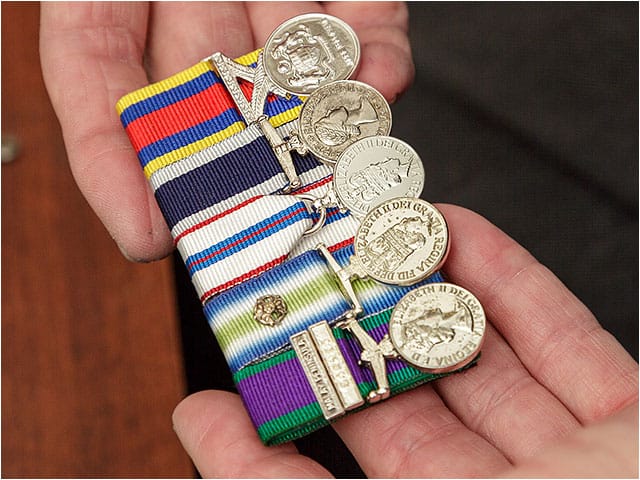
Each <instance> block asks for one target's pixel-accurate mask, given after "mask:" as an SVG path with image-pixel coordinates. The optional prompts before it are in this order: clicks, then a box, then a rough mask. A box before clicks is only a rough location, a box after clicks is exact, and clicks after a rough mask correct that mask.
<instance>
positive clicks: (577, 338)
mask: <svg viewBox="0 0 640 480" xmlns="http://www.w3.org/2000/svg"><path fill="white" fill-rule="evenodd" d="M441 208H442V211H443V213H444V214H445V216H446V218H447V220H448V222H449V223H450V224H451V232H450V235H451V252H450V255H449V259H448V260H447V264H446V266H445V271H446V272H447V274H448V275H449V277H450V278H451V280H452V281H453V282H454V283H458V284H460V285H462V286H464V287H465V288H468V289H469V290H471V291H473V292H474V294H475V295H476V296H477V297H478V299H479V300H480V302H481V303H482V304H483V306H484V308H485V310H486V312H487V316H488V317H489V318H491V321H492V323H493V325H494V326H495V327H496V329H497V330H498V331H499V332H500V334H501V335H502V336H503V337H504V338H505V340H506V341H507V342H508V343H509V345H510V346H511V348H512V349H513V351H514V352H515V353H516V355H517V356H518V357H519V359H520V360H521V361H522V363H523V365H524V366H525V367H526V368H527V370H528V371H529V372H531V374H532V375H533V376H534V377H535V378H536V379H537V380H538V382H539V383H541V384H542V385H544V386H545V387H546V388H547V389H548V390H549V391H550V392H551V393H553V394H554V395H555V396H556V397H557V398H558V399H559V400H560V401H561V402H562V403H563V404H564V405H565V406H567V408H568V409H569V410H570V411H571V412H572V414H573V415H574V416H575V417H576V418H577V419H578V420H579V421H580V422H582V423H589V422H592V421H595V420H597V419H600V418H604V417H606V416H608V415H610V414H612V413H614V412H616V411H618V410H620V409H621V408H623V407H625V406H626V405H629V404H630V403H633V402H635V401H637V398H638V365H637V363H636V362H635V361H634V360H633V359H632V358H631V356H630V355H629V354H628V353H627V352H626V351H625V350H624V348H623V347H622V346H621V345H620V344H619V343H618V342H617V341H616V339H615V338H614V337H613V336H612V335H611V334H609V333H608V332H606V331H605V330H604V329H603V328H602V327H601V326H600V324H599V323H598V321H597V320H596V319H595V317H594V316H593V315H592V314H591V312H589V310H588V309H587V307H585V306H584V305H583V304H582V303H581V302H580V301H579V300H578V299H577V298H576V297H575V296H574V295H573V294H572V293H571V292H570V291H569V290H568V289H567V288H566V287H565V286H564V285H563V284H562V282H560V280H558V278H557V277H555V275H553V273H552V272H551V271H549V270H548V269H547V268H546V267H544V266H543V265H541V264H540V263H539V262H537V261H536V260H535V259H534V258H533V257H532V256H531V255H530V254H529V253H528V252H527V251H526V250H525V249H524V248H522V247H521V246H520V245H518V244H517V243H516V242H515V241H514V240H513V239H511V238H509V237H508V236H507V235H505V234H504V233H503V232H501V231H500V230H499V229H498V228H497V227H495V226H494V225H492V224H490V223H489V222H487V221H486V220H485V219H483V218H482V217H480V216H479V215H477V214H474V213H472V212H470V211H468V210H465V209H462V208H460V207H454V206H451V205H442V206H441Z"/></svg>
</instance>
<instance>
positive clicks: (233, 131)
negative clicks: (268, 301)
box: [117, 51, 439, 444]
mask: <svg viewBox="0 0 640 480" xmlns="http://www.w3.org/2000/svg"><path fill="white" fill-rule="evenodd" d="M258 53H259V51H256V52H253V53H251V54H248V55H245V56H244V57H241V58H240V59H237V60H236V61H237V62H238V63H241V64H243V65H255V62H256V60H257V56H258ZM239 83H240V88H241V89H242V91H243V92H244V93H245V95H246V96H247V97H248V98H250V96H251V92H252V85H251V84H250V83H246V82H242V81H240V82H239ZM301 105H302V101H301V99H300V98H298V97H295V96H292V97H290V98H288V99H285V98H282V97H277V96H275V95H269V97H268V99H267V102H266V105H265V113H266V114H267V115H268V116H269V121H270V123H271V124H272V125H273V126H274V127H275V128H276V130H277V132H278V133H279V135H280V136H281V137H282V138H286V137H287V136H288V135H289V134H290V133H291V131H293V130H295V129H296V128H297V116H298V113H299V110H300V107H301ZM117 110H118V113H119V114H120V118H121V121H122V124H123V125H124V127H125V129H126V132H127V134H128V135H129V138H130V139H131V143H132V145H133V147H134V149H135V151H136V153H137V155H138V158H139V159H140V163H141V165H142V168H143V170H144V173H145V175H146V176H147V178H148V179H149V182H150V184H151V186H152V188H153V190H154V193H155V197H156V199H157V201H158V204H159V206H160V208H161V210H162V212H163V214H164V216H165V219H166V221H167V225H168V226H169V228H170V230H171V233H172V235H173V238H174V241H175V244H176V247H177V249H178V250H179V252H180V254H181V256H182V258H183V260H184V263H185V266H186V268H187V270H188V271H189V273H190V275H191V279H192V281H193V283H194V285H195V287H196V290H197V292H198V295H199V296H200V299H201V300H202V302H203V303H204V310H205V314H206V316H207V318H208V320H209V322H210V324H211V327H212V328H213V330H214V332H215V334H216V337H217V339H218V342H219V343H220V346H221V347H222V350H223V352H224V354H225V356H226V359H227V361H228V363H229V366H230V368H231V371H232V373H233V375H234V379H235V382H236V384H237V386H238V391H239V392H240V394H241V395H242V398H243V400H244V402H245V404H246V406H247V409H248V411H249V414H250V416H251V418H252V420H253V422H254V424H255V425H256V428H257V430H258V433H259V435H260V437H261V438H262V440H263V441H264V442H265V443H266V444H275V443H281V442H283V441H287V440H290V439H293V438H296V437H299V436H301V435H304V434H305V433H308V432H309V431H311V430H313V429H316V428H319V427H320V426H323V425H325V424H326V423H327V422H326V420H324V418H323V417H322V414H321V411H320V407H319V405H318V403H317V400H315V396H314V395H313V393H312V392H311V390H310V387H309V385H308V384H307V380H306V377H304V373H303V371H302V368H301V366H300V363H299V362H298V360H297V359H296V358H295V353H294V351H293V350H292V349H291V347H290V345H289V337H290V336H291V335H292V334H294V333H297V332H299V331H301V330H303V329H305V328H307V327H308V326H310V325H311V324H313V323H316V322H318V321H321V320H326V321H328V322H329V323H334V322H335V320H336V319H337V318H338V317H340V316H341V315H342V314H344V312H345V311H346V310H347V309H348V308H349V307H350V306H349V305H348V304H347V303H346V301H345V299H344V297H343V296H342V294H341V293H340V290H339V288H338V286H337V284H336V283H335V279H334V278H333V276H332V275H333V274H332V273H331V271H330V270H329V268H328V267H327V265H326V263H325V260H324V259H323V258H321V257H320V255H319V254H318V253H317V252H316V251H315V250H314V247H315V246H316V245H317V244H318V243H320V242H322V243H324V244H325V245H327V246H328V247H329V249H330V250H331V251H332V252H333V253H334V255H335V256H336V258H337V259H338V261H339V262H341V263H342V264H346V263H347V262H348V257H349V256H350V255H351V253H352V243H353V236H354V234H355V232H356V229H357V227H358V222H357V221H356V220H355V219H353V218H352V217H351V216H350V215H349V214H348V213H341V212H339V211H338V210H337V209H330V210H329V211H328V215H327V221H326V224H325V226H324V227H323V228H322V229H321V230H320V231H319V232H318V233H316V234H315V235H313V236H311V237H303V236H302V234H303V232H304V231H305V230H306V229H307V228H308V226H309V225H310V224H311V222H313V221H314V220H315V218H314V217H315V215H312V214H310V213H309V212H308V211H307V209H306V208H305V206H304V204H303V203H302V202H301V201H299V200H298V199H297V198H296V197H294V196H291V195H278V193H281V191H282V188H283V187H284V186H285V185H286V184H287V178H286V176H285V174H284V173H283V171H282V168H281V166H280V164H279V163H278V160H277V158H276V157H275V154H274V153H273V151H272V149H271V146H270V144H269V142H268V141H267V139H266V138H265V137H264V136H263V134H262V132H261V130H260V128H259V127H258V126H257V125H246V124H245V122H244V121H243V119H242V116H241V115H240V113H239V112H238V110H237V108H236V106H235V103H234V101H233V99H232V97H231V96H230V95H229V93H228V92H227V90H226V88H225V87H224V84H223V83H222V81H221V80H220V78H219V77H218V76H217V75H216V73H215V72H214V71H213V69H212V67H211V65H210V64H209V62H205V61H203V62H200V63H198V64H197V65H195V66H193V67H191V68H189V69H187V70H185V71H183V72H180V73H178V74H177V75H174V76H172V77H170V78H168V79H166V80H163V81H161V82H158V83H155V84H152V85H149V86H147V87H145V88H143V89H140V90H138V91H135V92H133V93H131V94H129V95H126V96H125V97H123V98H122V99H121V100H120V101H119V102H118V104H117ZM292 157H293V161H294V165H295V167H296V171H297V172H298V174H299V175H300V178H301V180H302V187H301V188H300V189H299V190H297V192H294V193H311V194H313V195H314V196H316V197H320V196H323V195H324V193H325V192H326V191H327V188H328V184H329V183H330V181H331V171H330V170H329V168H328V167H326V166H324V165H322V164H320V163H319V162H318V161H317V160H316V159H315V158H314V157H313V156H312V155H307V156H305V157H301V156H299V155H298V154H297V153H295V152H293V153H292ZM438 278H439V277H438V276H437V275H436V276H434V277H432V278H431V279H429V280H427V281H432V280H437V279H438ZM355 290H356V293H357V295H358V298H359V299H360V300H361V301H362V303H363V306H364V308H365V312H366V318H365V319H364V320H363V325H364V326H365V329H367V330H369V331H370V334H371V335H372V336H373V337H374V338H375V339H376V340H379V339H380V338H381V337H382V335H383V334H384V332H385V331H386V329H387V327H386V322H387V321H388V317H389V314H390V311H391V309H392V307H393V306H394V305H395V304H396V303H397V301H398V300H399V299H400V298H401V297H402V296H403V295H404V294H405V293H406V292H407V291H408V290H409V288H407V287H391V286H385V285H381V284H378V283H376V282H373V281H358V282H356V283H355ZM267 294H278V295H280V296H282V297H284V299H285V301H286V302H287V304H288V307H289V313H288V315H287V317H286V318H285V321H283V323H282V324H281V325H278V326H276V327H273V328H272V327H267V326H264V325H261V324H259V323H257V322H256V321H255V320H254V319H253V316H252V311H253V307H254V305H255V301H256V299H257V298H258V297H260V296H262V295H267ZM334 336H336V338H337V339H338V343H339V345H340V348H341V349H342V352H343V354H344V355H345V358H346V359H347V362H348V364H349V366H350V368H351V370H352V372H353V374H354V377H355V378H356V380H357V382H358V385H359V388H360V389H361V391H362V393H363V394H364V395H366V393H367V392H368V391H369V390H371V389H372V388H373V385H374V380H373V377H372V375H371V373H369V372H368V371H367V370H366V369H361V368H360V367H359V366H358V364H357V358H358V353H357V352H358V351H359V350H358V347H357V346H356V345H355V343H354V342H353V340H352V339H350V338H349V337H348V336H347V335H345V334H344V333H343V332H341V331H340V330H338V329H334ZM388 365H389V380H390V383H391V387H392V394H395V393H399V392H400V391H403V390H405V389H407V388H410V387H411V386H413V385H416V384H418V383H423V382H425V381H429V380H431V379H433V378H435V377H434V376H431V375H426V374H423V373H420V372H418V371H416V370H415V369H413V368H411V367H408V366H407V365H406V364H404V363H403V362H401V361H399V360H397V361H390V362H389V364H388Z"/></svg>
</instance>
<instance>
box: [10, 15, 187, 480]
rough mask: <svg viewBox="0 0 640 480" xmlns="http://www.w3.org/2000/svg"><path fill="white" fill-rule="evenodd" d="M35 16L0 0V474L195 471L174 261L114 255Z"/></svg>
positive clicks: (171, 474) (167, 474) (168, 473)
mask: <svg viewBox="0 0 640 480" xmlns="http://www.w3.org/2000/svg"><path fill="white" fill-rule="evenodd" d="M38 22H39V7H38V4H37V3H29V4H18V3H6V2H3V4H2V99H3V102H2V135H3V140H5V139H6V138H8V135H13V136H15V138H16V139H17V141H18V143H19V146H20V152H19V154H18V156H17V157H16V158H15V160H13V161H12V162H5V161H4V160H5V158H3V164H2V476H3V477H59V476H64V477H79V476H80V477H90V476H101V477H122V476H125V477H134V476H143V477H158V476H160V477H193V475H194V470H193V467H192V465H191V463H190V461H189V459H188V458H187V456H186V455H185V454H184V452H183V450H182V448H181V447H180V445H179V442H178V440H177V438H176V436H175V434H174V432H173V430H172V427H171V412H172V410H173V408H174V406H175V405H176V404H177V403H178V402H179V401H180V399H181V398H182V397H183V396H184V389H185V386H184V383H185V382H184V374H183V364H182V356H181V352H180V341H179V340H180V339H179V328H178V323H177V322H178V320H177V312H176V306H175V294H174V286H173V273H172V266H171V262H170V261H168V260H167V261H162V262H158V263H154V264H149V265H135V264H132V263H129V262H127V261H126V260H124V258H122V256H121V254H120V252H119V250H118V248H117V247H116V245H115V244H114V243H113V241H112V240H111V239H110V237H109V235H108V234H107V232H106V230H105V229H104V227H103V226H102V225H101V223H100V222H99V220H98V219H97V217H96V216H95V215H94V214H93V212H92V211H91V209H90V208H89V207H88V205H87V204H86V202H85V201H84V199H83V198H82V196H81V195H80V193H79V191H78V189H77V187H76V186H75V183H74V181H73V179H72V177H71V173H70V171H69V167H68V165H67V160H66V154H65V149H64V145H63V142H62V138H61V133H60V128H59V125H58V122H57V120H56V117H55V114H54V112H53V110H52V108H51V105H50V104H49V100H48V97H47V94H46V92H45V88H44V84H43V81H42V76H41V74H40V62H39V57H38ZM3 143H4V142H3Z"/></svg>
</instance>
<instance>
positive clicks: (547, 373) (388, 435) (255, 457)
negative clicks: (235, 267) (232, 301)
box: [174, 205, 638, 478]
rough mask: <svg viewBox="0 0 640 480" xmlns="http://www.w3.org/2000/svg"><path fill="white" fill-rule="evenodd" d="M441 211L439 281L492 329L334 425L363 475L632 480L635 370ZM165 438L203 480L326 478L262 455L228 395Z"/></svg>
mask: <svg viewBox="0 0 640 480" xmlns="http://www.w3.org/2000/svg"><path fill="white" fill-rule="evenodd" d="M439 208H441V210H442V211H443V213H444V214H445V216H446V218H447V223H448V224H449V226H450V234H451V253H450V255H449V258H448V260H447V263H446V266H445V271H446V274H447V277H448V278H449V279H450V280H451V281H452V282H453V283H456V284H459V285H462V286H464V287H466V288H468V289H470V290H471V291H472V292H473V293H474V294H475V295H476V296H477V297H478V298H479V299H480V301H481V302H482V303H483V305H484V307H485V310H486V313H487V318H488V319H489V322H490V324H489V325H488V329H487V338H486V341H485V344H484V347H483V350H482V357H481V358H480V361H479V363H478V365H477V366H475V367H473V368H471V369H469V370H467V371H465V372H464V373H459V374H455V375H452V376H449V377H446V378H442V379H439V380H436V381H435V382H433V383H432V384H428V385H426V386H423V387H419V388H417V389H415V390H413V391H411V392H406V393H403V394H401V395H398V396H397V397H394V398H392V399H390V400H387V401H385V402H383V403H381V404H379V405H376V406H374V407H372V408H368V409H366V410H363V411H361V412H358V413H356V414H353V415H351V416H348V417H345V418H344V419H341V420H340V421H338V422H337V423H335V424H334V428H335V429H336V431H337V432H338V434H339V435H340V436H341V437H342V439H343V440H344V443H345V444H346V445H347V447H348V448H349V449H350V450H351V452H352V453H353V454H354V456H355V458H356V460H357V461H358V462H359V463H360V466H361V467H362V469H363V470H364V472H365V473H366V474H367V475H368V476H370V477H385V478H397V477H422V478H429V477H456V478H462V477H470V476H473V477H478V476H480V477H495V476H499V475H504V476H516V477H522V476H536V477H539V476H546V477H567V476H570V477H598V478H601V477H612V476H624V477H637V474H638V473H637V472H638V466H637V451H638V412H637V408H638V404H637V396H638V365H637V364H636V362H635V361H634V360H633V359H632V358H631V357H630V356H629V354H628V353H627V352H626V351H625V350H624V349H623V347H622V346H621V345H620V344H619V343H618V342H617V341H616V340H615V338H614V337H613V336H611V335H610V334H609V333H608V332H606V331H605V330H603V329H602V327H600V325H599V324H598V322H597V320H596V319H595V318H594V317H593V315H592V314H591V313H590V312H589V310H588V309H587V308H586V307H585V306H584V305H583V304H582V303H580V301H579V300H578V299H577V298H576V297H574V296H573V295H572V294H571V292H570V291H569V290H567V289H566V287H565V286H564V285H563V284H562V283H561V282H560V281H559V280H558V279H557V278H556V277H555V276H554V275H553V273H551V272H550V271H549V270H548V269H546V268H545V267H544V266H543V265H541V264H540V263H538V262H537V261H536V260H535V259H534V258H533V257H532V256H531V255H530V254H529V253H528V252H527V251H526V250H525V249H523V248H522V247H521V246H520V245H518V244H517V243H516V242H515V241H513V240H512V239H511V238H509V237H508V236H507V235H505V234H504V233H503V232H501V231H500V230H499V229H497V228H496V227H495V226H493V225H491V224H490V223H489V222H487V221H486V220H484V219H483V218H481V217H480V216H478V215H476V214H474V213H472V212H470V211H469V210H465V209H462V208H460V207H454V206H451V205H440V206H439ZM633 321H635V320H633ZM265 394H268V392H266V393H265ZM174 427H175V429H176V432H177V433H178V436H179V437H180V439H181V441H182V443H183V445H184V446H185V448H186V450H187V451H188V452H189V454H190V455H191V457H192V459H193V460H194V462H195V464H196V466H197V467H198V468H199V470H200V472H201V473H202V475H203V476H206V477H209V476H216V477H253V478H258V477H279V478H286V477H321V476H328V475H329V472H327V471H326V470H325V469H324V468H323V467H322V466H320V465H318V464H317V463H315V462H313V461H312V460H311V459H309V458H307V457H303V456H302V455H299V454H298V453H297V452H296V449H295V447H294V446H293V445H291V444H289V445H283V446H279V447H265V446H263V445H262V444H261V443H260V440H259V439H258V436H257V434H256V433H255V431H254V428H253V426H252V425H251V422H250V421H249V418H248V416H247V414H246V413H245V411H244V408H243V406H242V403H241V401H240V399H239V397H238V396H237V395H233V394H230V393H226V392H214V391H206V392H199V393H197V394H194V395H192V396H190V397H188V398H186V399H185V400H183V402H182V403H181V404H180V405H179V406H178V407H177V409H176V411H175V413H174Z"/></svg>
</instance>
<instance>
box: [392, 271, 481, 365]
mask: <svg viewBox="0 0 640 480" xmlns="http://www.w3.org/2000/svg"><path fill="white" fill-rule="evenodd" d="M485 329H486V318H485V314H484V310H483V309H482V305H480V302H479V301H478V299H477V298H476V297H475V296H474V295H473V294H472V293H471V292H469V291H468V290H465V289H464V288H462V287H458V286H456V285H453V284H450V283H431V284H427V285H424V286H422V287H419V288H416V289H415V290H412V291H410V292H409V293H407V294H406V295H405V296H404V297H402V299H400V301H399V302H398V304H397V305H396V306H395V308H394V309H393V312H392V313H391V319H390V320H389V336H390V337H391V342H392V343H393V346H394V348H395V349H396V350H397V352H398V353H399V354H400V356H401V357H402V358H404V359H405V360H406V361H407V362H408V363H410V364H411V365H413V366H414V367H416V368H418V369H419V370H422V371H425V372H429V373H445V372H450V371H452V370H456V369H458V368H461V367H463V366H465V365H467V364H468V363H469V362H471V361H472V360H473V359H474V358H475V357H476V355H477V353H478V352H479V351H480V348H481V347H482V342H483V341H484V332H485Z"/></svg>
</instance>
